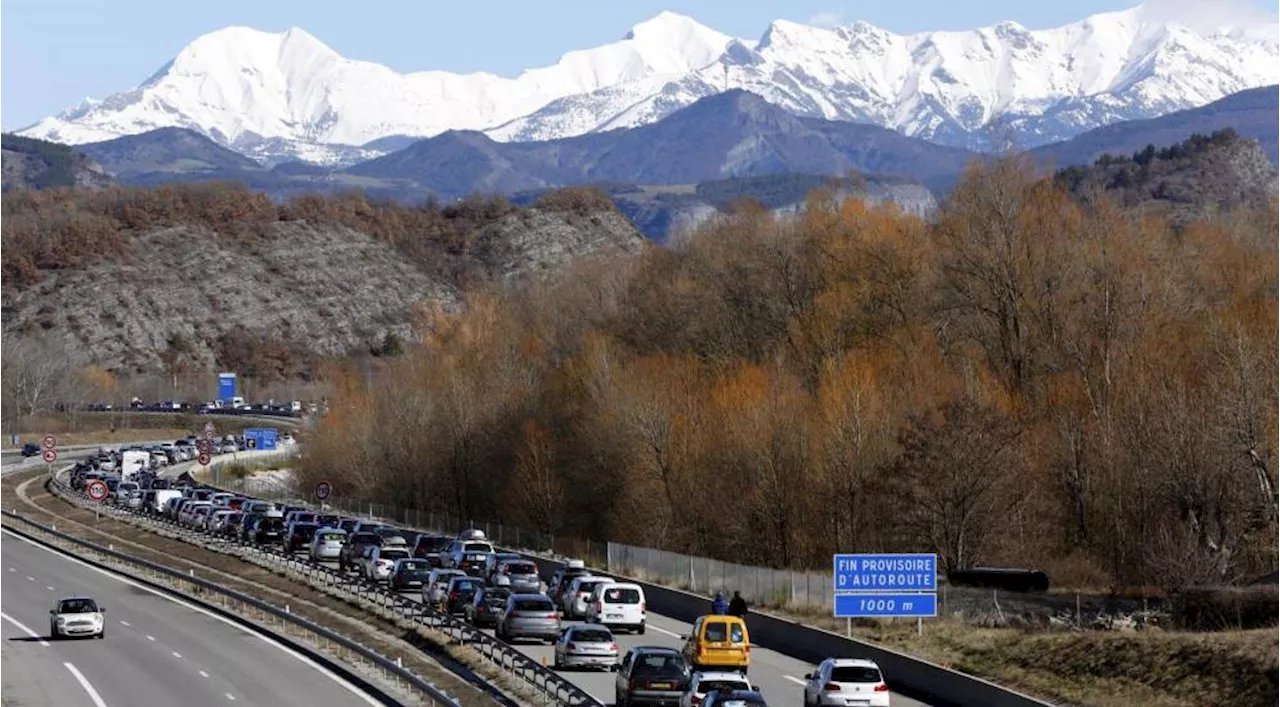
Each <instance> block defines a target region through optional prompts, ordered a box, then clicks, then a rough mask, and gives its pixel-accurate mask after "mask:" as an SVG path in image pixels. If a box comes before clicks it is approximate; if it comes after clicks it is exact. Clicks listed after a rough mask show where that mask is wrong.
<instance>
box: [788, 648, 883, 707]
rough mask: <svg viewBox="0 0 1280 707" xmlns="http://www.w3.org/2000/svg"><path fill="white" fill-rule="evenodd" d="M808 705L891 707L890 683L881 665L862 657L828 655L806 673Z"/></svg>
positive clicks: (805, 695)
mask: <svg viewBox="0 0 1280 707" xmlns="http://www.w3.org/2000/svg"><path fill="white" fill-rule="evenodd" d="M804 704H805V707H836V706H837V705H838V706H839V707H844V705H852V704H859V705H868V707H889V686H888V685H886V684H885V683H884V675H883V674H881V672H880V666H878V665H876V664H875V662H873V661H870V660H864V659H861V658H827V659H826V660H824V661H822V662H821V663H820V664H818V669H817V670H815V671H813V672H812V673H809V674H808V675H806V676H805V681H804Z"/></svg>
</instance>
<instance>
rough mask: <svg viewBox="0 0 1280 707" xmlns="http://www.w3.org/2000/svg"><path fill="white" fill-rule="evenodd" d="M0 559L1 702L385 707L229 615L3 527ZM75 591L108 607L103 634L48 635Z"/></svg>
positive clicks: (55, 706) (65, 706)
mask: <svg viewBox="0 0 1280 707" xmlns="http://www.w3.org/2000/svg"><path fill="white" fill-rule="evenodd" d="M0 565H3V567H2V568H0V572H2V576H3V580H2V581H3V587H4V592H3V615H2V616H0V619H3V620H2V621H0V623H2V624H3V626H4V628H3V631H2V633H3V638H4V651H3V654H2V658H0V660H2V661H3V686H2V689H3V693H4V697H5V704H6V705H7V704H14V705H23V707H45V706H48V707H75V706H78V705H85V706H86V707H89V706H91V707H117V706H123V705H184V707H186V706H188V705H191V706H197V705H201V706H203V705H209V706H211V705H219V706H221V707H225V706H226V705H234V704H251V705H252V704H261V705H273V704H274V705H289V704H307V705H315V706H329V705H333V706H337V705H377V704H379V703H378V702H377V701H375V700H374V699H373V698H372V697H369V696H367V695H365V694H363V693H361V692H360V691H359V690H358V688H356V687H354V686H353V685H351V684H349V683H347V682H346V681H344V680H342V679H341V678H339V677H338V676H336V675H334V674H333V673H330V672H329V671H327V670H325V669H323V668H322V667H320V666H319V665H316V664H314V663H312V662H311V661H310V660H309V659H307V658H305V657H303V656H301V655H298V654H296V653H294V652H292V651H290V650H289V649H287V648H284V647H283V646H280V645H277V644H275V643H273V642H270V641H268V640H266V639H265V638H263V637H261V636H259V635H256V634H252V633H249V632H248V631H246V630H244V629H243V628H240V627H239V626H236V625H234V624H231V623H230V622H228V621H226V620H225V619H222V618H220V617H216V616H214V615H212V614H208V613H205V612H203V611H201V610H199V609H198V608H196V607H193V606H190V605H187V604H185V603H179V602H178V601H176V600H173V599H170V598H168V597H166V596H164V595H161V594H158V593H156V592H153V591H152V590H150V589H148V588H144V587H142V586H141V585H137V584H134V583H132V582H128V581H126V580H123V579H121V578H119V577H117V576H115V575H112V574H110V573H106V572H102V571H100V570H98V569H96V568H93V567H90V566H88V565H86V564H83V563H80V562H78V561H75V560H72V559H69V558H67V557H65V556H63V555H61V554H58V553H55V552H53V551H50V550H46V549H44V548H42V547H40V546H37V545H34V544H32V543H29V542H27V541H25V540H23V539H22V538H20V537H18V536H16V535H13V534H11V533H8V532H5V533H4V534H3V537H2V538H0ZM71 595H87V596H91V597H93V598H95V599H96V600H97V601H98V603H99V604H100V605H101V606H104V607H106V610H105V617H106V625H107V630H106V633H107V635H106V638H105V639H104V640H96V639H75V640H60V641H49V640H47V639H48V628H49V609H51V608H53V605H54V602H55V601H56V600H57V599H58V598H60V597H64V596H71Z"/></svg>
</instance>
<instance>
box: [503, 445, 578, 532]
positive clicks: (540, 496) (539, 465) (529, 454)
mask: <svg viewBox="0 0 1280 707" xmlns="http://www.w3.org/2000/svg"><path fill="white" fill-rule="evenodd" d="M507 505H508V508H509V509H510V510H511V511H512V515H514V516H515V517H517V518H520V519H521V520H522V521H524V522H527V523H529V524H530V525H532V526H533V527H534V528H536V529H537V530H539V531H541V532H543V533H548V534H551V535H554V534H555V533H557V532H558V531H559V530H560V529H561V528H562V527H563V525H564V516H565V492H564V485H563V484H562V483H561V482H560V477H559V475H558V472H557V470H556V451H555V446H554V441H553V440H552V438H551V433H550V432H548V431H547V429H546V428H545V427H543V426H542V425H540V424H539V423H538V422H537V421H535V420H528V421H526V422H525V423H524V426H523V427H522V429H521V433H520V449H519V451H518V452H517V454H516V471H515V477H514V478H513V479H512V480H511V484H510V485H508V487H507Z"/></svg>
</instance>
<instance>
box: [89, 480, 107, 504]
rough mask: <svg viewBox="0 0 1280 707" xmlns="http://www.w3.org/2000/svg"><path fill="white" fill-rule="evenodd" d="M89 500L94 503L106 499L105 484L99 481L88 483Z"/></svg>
mask: <svg viewBox="0 0 1280 707" xmlns="http://www.w3.org/2000/svg"><path fill="white" fill-rule="evenodd" d="M87 491H88V492H89V498H92V499H93V500H95V501H101V500H103V499H105V498H106V497H107V482H105V481H103V480H101V479H95V480H93V481H90V482H89V488H88V489H87Z"/></svg>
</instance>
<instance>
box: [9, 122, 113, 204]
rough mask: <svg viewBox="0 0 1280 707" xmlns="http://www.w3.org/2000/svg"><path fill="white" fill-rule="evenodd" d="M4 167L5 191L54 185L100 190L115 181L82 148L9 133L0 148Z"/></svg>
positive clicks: (45, 187) (47, 187)
mask: <svg viewBox="0 0 1280 707" xmlns="http://www.w3.org/2000/svg"><path fill="white" fill-rule="evenodd" d="M0 167H2V169H3V190H4V191H9V190H11V189H49V188H52V187H80V188H85V189H98V188H102V187H107V186H111V185H112V184H115V180H114V179H112V178H111V177H110V176H109V175H108V174H107V173H106V170H104V169H103V167H102V165H100V164H98V163H97V162H95V161H93V160H92V159H90V158H89V157H87V156H85V154H84V153H83V152H81V151H79V150H76V149H74V148H71V147H68V146H66V145H59V144H57V143H53V142H46V141H44V140H34V139H31V138H25V137H19V136H17V135H9V134H7V133H6V134H5V135H4V136H3V149H0Z"/></svg>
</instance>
